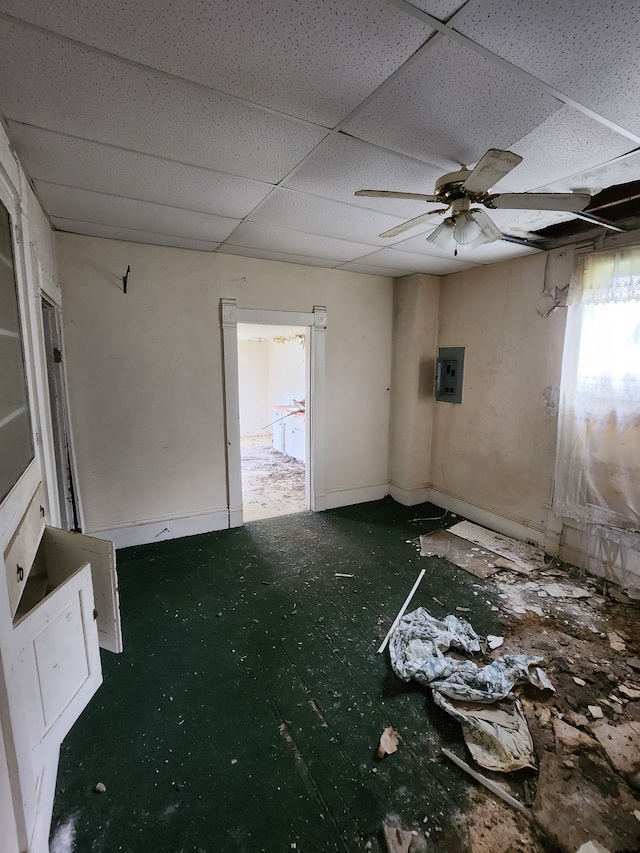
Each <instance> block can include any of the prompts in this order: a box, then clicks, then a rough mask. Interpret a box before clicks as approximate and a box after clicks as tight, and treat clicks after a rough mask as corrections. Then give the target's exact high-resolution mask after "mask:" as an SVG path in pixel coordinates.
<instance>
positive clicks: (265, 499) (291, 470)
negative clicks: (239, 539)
mask: <svg viewBox="0 0 640 853" xmlns="http://www.w3.org/2000/svg"><path fill="white" fill-rule="evenodd" d="M240 452H241V459H242V515H243V518H244V520H245V521H257V520H259V519H261V518H274V517H275V516H277V515H291V514H292V513H295V512H303V511H304V510H305V509H307V508H308V507H307V504H306V498H305V469H304V462H299V461H298V460H297V459H293V457H291V456H287V455H286V454H284V453H281V452H280V451H278V450H276V449H275V448H274V447H273V443H272V438H271V436H270V435H249V436H243V437H242V438H241V440H240Z"/></svg>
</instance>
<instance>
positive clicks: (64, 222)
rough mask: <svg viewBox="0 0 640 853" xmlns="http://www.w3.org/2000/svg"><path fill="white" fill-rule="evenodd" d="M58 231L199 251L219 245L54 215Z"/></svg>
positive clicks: (53, 219)
mask: <svg viewBox="0 0 640 853" xmlns="http://www.w3.org/2000/svg"><path fill="white" fill-rule="evenodd" d="M51 222H52V223H53V226H54V228H56V229H57V230H58V231H68V232H70V233H72V234H85V235H86V236H88V237H105V238H107V239H111V240H126V241H127V242H129V243H151V244H152V245H154V246H173V247H175V248H178V249H196V250H197V251H201V252H212V251H213V250H214V249H217V247H218V246H219V245H220V244H219V243H209V242H207V241H206V240H189V239H187V238H186V237H171V236H169V235H167V234H150V233H149V232H148V231H138V230H137V229H135V228H113V227H112V226H111V225H93V224H92V223H91V222H76V221H75V220H73V219H64V218H63V217H61V216H54V217H52V219H51Z"/></svg>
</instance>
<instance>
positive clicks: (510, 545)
mask: <svg viewBox="0 0 640 853" xmlns="http://www.w3.org/2000/svg"><path fill="white" fill-rule="evenodd" d="M449 532H450V533H452V534H453V535H454V536H459V537H461V538H462V539H468V540H469V542H473V543H475V544H476V545H480V547H481V548H485V549H486V550H487V551H491V552H493V553H494V554H499V555H500V556H501V557H504V558H506V559H507V560H509V561H511V562H512V563H514V564H515V565H516V566H517V567H518V568H519V569H520V571H522V572H525V573H529V572H532V571H534V570H535V569H541V568H543V567H544V564H545V556H544V551H542V550H541V549H540V548H536V547H535V546H533V545H528V544H527V543H526V542H519V541H518V540H517V539H511V538H510V537H509V536H503V535H502V534H500V533H494V532H493V531H492V530H487V529H486V528H484V527H480V526H479V525H477V524H472V523H471V522H470V521H460V522H458V524H454V525H453V527H450V528H449Z"/></svg>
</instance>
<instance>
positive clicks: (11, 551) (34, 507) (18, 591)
mask: <svg viewBox="0 0 640 853" xmlns="http://www.w3.org/2000/svg"><path fill="white" fill-rule="evenodd" d="M44 506H45V497H44V486H43V484H42V483H40V485H39V486H38V488H37V489H36V492H35V494H34V496H33V497H32V498H31V502H30V503H29V506H28V507H27V510H26V512H25V514H24V515H23V516H22V520H21V521H20V524H19V525H18V527H17V529H16V532H15V534H14V536H13V539H12V540H11V542H9V545H8V546H7V549H6V551H5V552H4V567H5V572H6V575H7V586H8V587H9V602H10V604H11V615H12V616H15V612H16V610H17V608H18V603H19V601H20V597H21V595H22V592H23V590H24V587H25V584H26V582H27V578H28V577H29V572H30V571H31V567H32V565H33V561H34V558H35V555H36V553H37V551H38V546H39V544H40V539H41V538H42V532H43V530H44V528H45V524H46V521H45V518H44Z"/></svg>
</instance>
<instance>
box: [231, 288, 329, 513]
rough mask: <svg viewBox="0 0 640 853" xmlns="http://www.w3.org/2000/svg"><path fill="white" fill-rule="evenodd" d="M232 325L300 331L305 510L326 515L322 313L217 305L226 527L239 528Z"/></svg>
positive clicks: (239, 474) (235, 328)
mask: <svg viewBox="0 0 640 853" xmlns="http://www.w3.org/2000/svg"><path fill="white" fill-rule="evenodd" d="M238 323H242V324H244V323H249V324H250V323H257V324H260V325H269V326H306V327H308V328H309V347H308V358H307V364H306V370H307V376H308V396H309V400H307V405H306V415H307V417H306V426H307V429H306V436H305V441H306V452H307V472H308V476H307V478H306V489H307V500H308V503H309V509H310V510H311V511H312V512H319V511H321V510H323V509H326V495H325V487H324V462H325V459H324V446H325V439H324V424H325V359H326V335H325V333H326V329H327V309H326V308H325V307H324V306H322V305H314V306H313V310H312V311H308V312H298V311H269V310H262V309H257V308H238V304H237V302H236V300H235V299H221V300H220V326H221V331H222V361H223V367H224V389H223V393H224V409H225V449H226V462H227V464H226V469H227V508H228V513H229V527H240V526H242V523H243V518H242V469H241V461H240V392H239V384H238V382H239V377H238Z"/></svg>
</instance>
